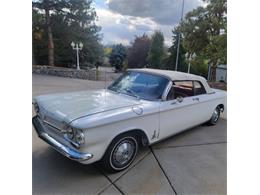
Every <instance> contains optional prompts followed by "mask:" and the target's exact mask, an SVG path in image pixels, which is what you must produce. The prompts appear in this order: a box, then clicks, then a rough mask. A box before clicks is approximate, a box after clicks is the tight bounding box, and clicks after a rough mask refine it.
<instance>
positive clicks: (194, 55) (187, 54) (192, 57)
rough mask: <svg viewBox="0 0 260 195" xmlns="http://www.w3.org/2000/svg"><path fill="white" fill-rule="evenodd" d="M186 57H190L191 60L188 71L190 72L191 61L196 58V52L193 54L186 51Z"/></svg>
mask: <svg viewBox="0 0 260 195" xmlns="http://www.w3.org/2000/svg"><path fill="white" fill-rule="evenodd" d="M185 57H186V58H187V59H188V61H189V65H188V73H189V74H190V65H191V64H190V62H191V60H192V59H194V58H196V54H195V53H193V54H192V55H191V53H186V54H185Z"/></svg>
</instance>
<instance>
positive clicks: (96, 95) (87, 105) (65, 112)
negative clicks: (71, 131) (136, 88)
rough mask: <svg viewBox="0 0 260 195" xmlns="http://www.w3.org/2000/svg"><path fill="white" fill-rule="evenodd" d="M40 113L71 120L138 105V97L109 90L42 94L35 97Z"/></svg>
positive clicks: (67, 120)
mask: <svg viewBox="0 0 260 195" xmlns="http://www.w3.org/2000/svg"><path fill="white" fill-rule="evenodd" d="M34 102H36V103H37V104H38V106H39V110H40V114H42V115H47V116H49V117H52V118H56V119H59V120H62V121H64V122H67V123H69V122H71V121H73V120H75V119H77V118H80V117H83V116H89V115H93V114H96V113H100V112H105V111H110V110H113V109H119V108H122V107H128V106H133V105H138V104H139V103H140V102H139V100H137V99H134V98H132V97H128V96H127V95H122V94H117V93H113V92H110V91H109V90H105V89H103V90H95V91H80V92H72V93H61V94H51V95H41V96H38V97H36V98H34Z"/></svg>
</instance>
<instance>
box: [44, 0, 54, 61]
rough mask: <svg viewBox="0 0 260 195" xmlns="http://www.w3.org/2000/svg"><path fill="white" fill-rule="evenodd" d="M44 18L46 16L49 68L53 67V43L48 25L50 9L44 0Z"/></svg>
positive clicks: (47, 1)
mask: <svg viewBox="0 0 260 195" xmlns="http://www.w3.org/2000/svg"><path fill="white" fill-rule="evenodd" d="M45 3H46V4H45V16H46V26H47V31H48V62H49V66H54V43H53V37H52V30H51V24H50V7H49V0H45Z"/></svg>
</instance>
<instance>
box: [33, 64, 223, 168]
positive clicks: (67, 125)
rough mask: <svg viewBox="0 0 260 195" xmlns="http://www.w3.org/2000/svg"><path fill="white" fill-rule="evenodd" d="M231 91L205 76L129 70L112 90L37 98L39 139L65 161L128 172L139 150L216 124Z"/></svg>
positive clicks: (35, 118)
mask: <svg viewBox="0 0 260 195" xmlns="http://www.w3.org/2000/svg"><path fill="white" fill-rule="evenodd" d="M225 98H226V92H225V91H221V90H217V89H213V88H210V87H209V85H208V83H207V81H206V80H205V79H204V78H203V77H200V76H197V75H193V74H187V73H182V72H177V71H169V70H156V69H148V68H144V69H130V70H127V71H126V72H125V73H124V74H122V75H121V76H120V77H119V78H118V79H117V80H115V81H114V82H113V83H112V84H111V85H110V86H109V87H108V88H106V89H101V90H91V91H80V92H72V93H60V94H50V95H41V96H38V97H35V98H34V101H33V104H34V109H35V112H36V115H35V116H34V117H33V125H34V127H35V130H36V132H37V133H38V136H39V137H40V138H41V139H43V140H44V141H45V142H47V143H48V144H49V145H51V146H52V147H53V148H54V149H56V150H57V151H58V152H60V153H62V154H63V155H65V156H66V157H68V158H70V159H72V160H75V161H78V162H80V163H83V164H89V163H94V162H96V161H99V162H101V164H102V165H103V166H104V167H105V168H106V169H107V170H109V171H112V172H116V171H121V170H123V169H125V168H127V167H128V166H129V165H130V164H131V163H132V162H133V160H134V159H135V157H136V154H137V152H138V149H139V148H140V147H144V146H149V145H151V144H154V143H156V142H158V141H161V140H163V139H165V138H167V137H169V136H172V135H175V134H177V133H180V132H182V131H184V130H187V129H189V128H191V127H194V126H196V125H199V124H202V123H205V122H207V123H208V124H210V125H215V124H216V123H217V121H218V119H219V117H220V112H223V110H224V107H225V105H224V104H225Z"/></svg>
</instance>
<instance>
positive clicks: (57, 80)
mask: <svg viewBox="0 0 260 195" xmlns="http://www.w3.org/2000/svg"><path fill="white" fill-rule="evenodd" d="M104 86H105V85H104V82H95V81H85V80H77V79H68V78H61V77H52V76H41V75H33V96H35V95H39V94H47V93H54V92H65V91H66V92H67V91H78V90H85V89H95V88H103V87H104ZM32 138H33V140H32V141H33V146H32V160H33V194H189V195H190V194H226V142H227V131H226V120H225V119H221V120H220V121H219V123H218V124H217V125H216V126H210V127H209V126H206V125H201V126H198V127H195V128H193V129H191V130H189V131H186V132H184V133H181V134H179V135H177V136H174V137H171V138H169V139H167V140H164V141H162V142H160V143H158V144H156V145H153V146H152V147H149V148H144V149H142V150H141V151H140V152H139V154H138V156H137V158H136V160H135V161H134V163H133V164H132V165H131V166H130V167H129V168H128V169H127V170H125V171H123V172H119V173H116V174H108V173H106V172H104V171H103V170H102V169H100V167H99V166H98V165H96V164H94V165H82V164H79V163H77V162H74V161H71V160H69V159H67V158H65V157H63V156H62V155H60V154H59V153H57V152H56V151H54V150H53V149H52V148H50V147H49V146H48V145H47V144H45V143H44V142H43V141H41V140H40V139H39V138H38V137H37V135H36V133H35V132H34V130H33V137H32Z"/></svg>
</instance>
